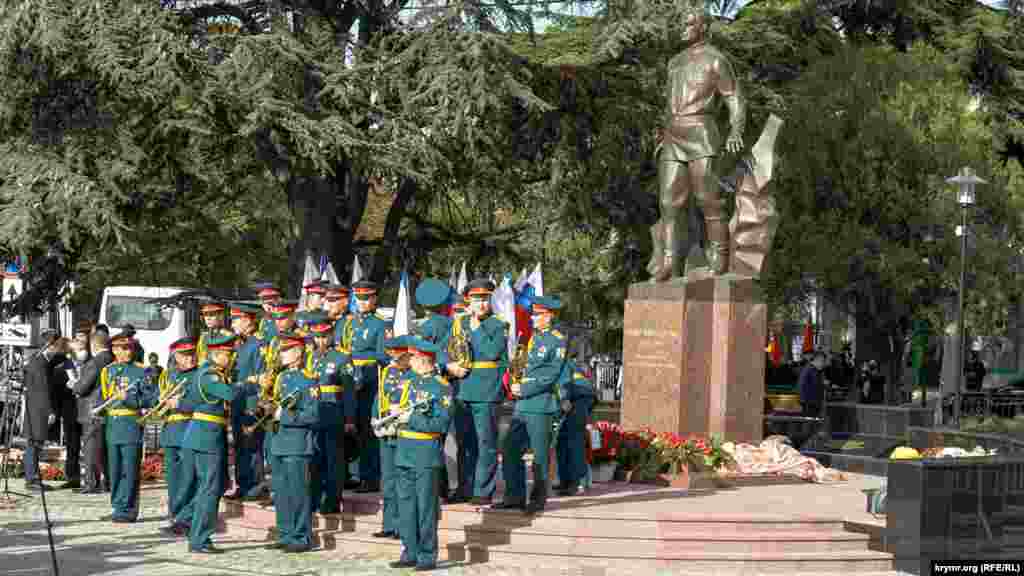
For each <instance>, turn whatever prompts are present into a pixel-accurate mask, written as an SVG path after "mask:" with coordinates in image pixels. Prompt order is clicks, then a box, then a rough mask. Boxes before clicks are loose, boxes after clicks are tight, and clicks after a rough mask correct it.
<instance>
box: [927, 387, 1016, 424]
mask: <svg viewBox="0 0 1024 576" xmlns="http://www.w3.org/2000/svg"><path fill="white" fill-rule="evenodd" d="M955 401H956V395H955V394H954V395H951V396H949V398H948V400H947V401H946V402H945V406H944V407H945V408H946V411H947V412H948V411H949V409H950V408H951V407H952V405H953V402H955ZM960 415H961V417H963V416H975V417H980V418H992V417H998V418H1014V417H1016V416H1018V415H1020V416H1024V392H1019V393H1016V392H1010V393H995V392H964V393H962V394H961V395H960Z"/></svg>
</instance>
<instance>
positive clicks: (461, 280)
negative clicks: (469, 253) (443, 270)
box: [455, 262, 469, 294]
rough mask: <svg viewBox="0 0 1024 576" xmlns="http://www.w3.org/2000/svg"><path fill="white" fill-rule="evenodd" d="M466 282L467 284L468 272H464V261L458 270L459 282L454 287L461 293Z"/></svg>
mask: <svg viewBox="0 0 1024 576" xmlns="http://www.w3.org/2000/svg"><path fill="white" fill-rule="evenodd" d="M467 284H469V274H466V263H465V262H463V263H462V270H460V271H459V283H458V285H457V286H456V287H455V289H456V290H458V292H459V294H462V292H463V291H464V290H465V289H466V285H467Z"/></svg>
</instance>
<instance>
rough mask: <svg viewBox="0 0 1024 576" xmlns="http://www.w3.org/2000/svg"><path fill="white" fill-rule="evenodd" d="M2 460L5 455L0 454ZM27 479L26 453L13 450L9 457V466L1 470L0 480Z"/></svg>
mask: <svg viewBox="0 0 1024 576" xmlns="http://www.w3.org/2000/svg"><path fill="white" fill-rule="evenodd" d="M0 458H3V454H2V453H0ZM24 477H25V453H24V452H22V451H21V450H17V449H13V448H12V449H11V451H10V454H9V455H8V456H7V466H6V468H5V469H3V470H0V478H24Z"/></svg>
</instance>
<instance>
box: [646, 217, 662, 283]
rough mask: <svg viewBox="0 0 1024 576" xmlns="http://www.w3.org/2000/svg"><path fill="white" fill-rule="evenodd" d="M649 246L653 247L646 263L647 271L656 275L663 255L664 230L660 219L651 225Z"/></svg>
mask: <svg viewBox="0 0 1024 576" xmlns="http://www.w3.org/2000/svg"><path fill="white" fill-rule="evenodd" d="M651 246H653V249H652V250H651V260H650V262H648V263H647V273H648V274H650V275H651V276H652V277H653V276H657V275H658V270H659V269H660V268H661V264H662V259H663V258H664V255H665V230H664V228H663V227H662V223H661V220H658V221H657V222H655V223H654V226H651Z"/></svg>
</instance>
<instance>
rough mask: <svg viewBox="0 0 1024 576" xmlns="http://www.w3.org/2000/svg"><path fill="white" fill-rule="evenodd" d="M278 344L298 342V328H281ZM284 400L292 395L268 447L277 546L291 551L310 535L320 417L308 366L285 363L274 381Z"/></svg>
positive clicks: (305, 546)
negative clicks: (285, 331)
mask: <svg viewBox="0 0 1024 576" xmlns="http://www.w3.org/2000/svg"><path fill="white" fill-rule="evenodd" d="M280 337H282V344H281V345H282V348H283V349H288V348H291V347H296V346H302V345H303V339H302V337H301V336H300V335H298V334H282V335H280ZM275 388H278V389H279V390H280V391H281V398H282V403H284V402H285V401H286V400H287V399H288V398H289V397H291V398H293V401H292V403H291V404H290V405H288V406H283V407H282V408H283V409H282V410H281V420H280V427H279V428H278V430H277V432H276V433H275V434H274V438H273V443H272V445H271V447H270V453H271V457H272V458H273V464H272V465H271V473H272V474H273V476H274V480H273V485H274V490H275V493H274V509H275V511H276V516H277V543H276V545H272V547H276V548H285V549H286V550H287V551H289V552H303V551H306V550H309V549H310V547H311V546H312V539H313V500H312V498H311V497H310V475H311V470H310V468H311V466H312V460H313V445H314V443H315V442H316V440H315V437H316V436H315V430H316V426H317V423H318V422H319V420H320V400H319V394H320V391H319V386H318V385H317V381H316V380H315V379H314V375H313V374H312V373H311V372H309V371H308V370H305V369H301V370H297V369H288V370H285V371H284V372H282V373H281V374H280V375H279V376H278V378H277V382H276V383H275Z"/></svg>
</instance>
